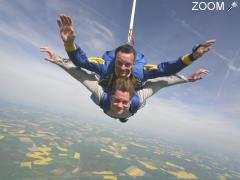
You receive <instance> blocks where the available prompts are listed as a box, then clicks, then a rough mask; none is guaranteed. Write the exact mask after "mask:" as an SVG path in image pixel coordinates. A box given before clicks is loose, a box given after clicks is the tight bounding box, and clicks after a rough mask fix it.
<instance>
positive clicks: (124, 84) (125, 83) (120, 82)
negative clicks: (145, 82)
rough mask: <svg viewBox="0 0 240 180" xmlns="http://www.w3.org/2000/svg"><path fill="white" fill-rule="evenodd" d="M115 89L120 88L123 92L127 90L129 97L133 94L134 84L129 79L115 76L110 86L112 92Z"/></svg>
mask: <svg viewBox="0 0 240 180" xmlns="http://www.w3.org/2000/svg"><path fill="white" fill-rule="evenodd" d="M116 90H120V91H123V92H129V94H130V97H132V95H133V94H134V90H135V85H134V83H133V82H132V81H131V80H130V79H128V78H127V79H126V78H117V79H116V80H115V81H114V82H113V86H112V94H114V93H115V92H116Z"/></svg>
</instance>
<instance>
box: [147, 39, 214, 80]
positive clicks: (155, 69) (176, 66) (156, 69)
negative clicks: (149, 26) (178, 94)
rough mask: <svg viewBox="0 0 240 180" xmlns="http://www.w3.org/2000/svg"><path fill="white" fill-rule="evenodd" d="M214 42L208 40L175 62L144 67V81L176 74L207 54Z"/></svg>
mask: <svg viewBox="0 0 240 180" xmlns="http://www.w3.org/2000/svg"><path fill="white" fill-rule="evenodd" d="M215 42H216V40H208V41H206V42H204V43H202V44H200V45H198V46H196V47H195V48H193V51H192V53H191V54H187V55H185V56H183V57H181V58H179V59H178V60H175V61H167V62H163V63H160V64H158V65H145V69H144V79H145V80H147V79H153V78H157V77H162V76H170V75H173V74H176V73H178V72H179V71H181V70H182V69H183V68H185V67H187V66H188V65H190V64H191V63H192V62H194V61H196V60H197V59H199V58H200V57H201V56H203V55H204V54H205V53H206V52H208V51H209V50H210V47H211V46H212V45H213V44H214V43H215Z"/></svg>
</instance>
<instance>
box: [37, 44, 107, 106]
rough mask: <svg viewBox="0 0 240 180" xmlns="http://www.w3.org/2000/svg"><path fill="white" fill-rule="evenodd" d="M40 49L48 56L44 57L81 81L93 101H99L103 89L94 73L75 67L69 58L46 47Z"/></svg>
mask: <svg viewBox="0 0 240 180" xmlns="http://www.w3.org/2000/svg"><path fill="white" fill-rule="evenodd" d="M40 50H41V51H42V52H46V53H48V55H49V56H48V57H45V58H44V59H45V60H47V61H49V62H51V63H54V64H57V65H58V66H60V67H61V68H63V69H64V70H65V71H66V72H67V73H69V74H70V75H71V76H72V77H73V78H75V79H76V80H78V81H79V82H81V83H82V84H83V85H84V86H85V87H86V88H87V89H88V90H89V91H90V92H92V93H93V96H94V98H95V99H94V100H95V101H94V102H95V103H97V101H99V102H100V99H101V97H102V96H103V93H104V91H103V89H102V87H101V86H100V85H98V81H97V79H96V77H95V75H94V74H89V73H88V72H86V71H84V70H83V69H81V68H78V67H76V66H75V65H74V64H73V63H72V62H71V61H70V60H69V59H64V58H61V57H59V56H58V55H57V54H56V53H54V51H53V50H52V49H50V48H48V47H41V48H40Z"/></svg>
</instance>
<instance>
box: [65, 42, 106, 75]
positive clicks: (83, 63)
mask: <svg viewBox="0 0 240 180" xmlns="http://www.w3.org/2000/svg"><path fill="white" fill-rule="evenodd" d="M76 47H77V49H76V50H73V51H67V54H68V56H69V58H70V59H71V61H72V62H73V63H74V64H75V65H76V66H77V67H81V68H84V69H87V70H89V71H92V72H95V73H97V74H98V75H100V76H101V75H102V73H103V72H104V69H105V66H106V64H105V63H96V62H91V61H89V59H88V57H87V55H86V53H85V52H84V51H83V50H82V49H81V48H80V47H79V46H78V45H76Z"/></svg>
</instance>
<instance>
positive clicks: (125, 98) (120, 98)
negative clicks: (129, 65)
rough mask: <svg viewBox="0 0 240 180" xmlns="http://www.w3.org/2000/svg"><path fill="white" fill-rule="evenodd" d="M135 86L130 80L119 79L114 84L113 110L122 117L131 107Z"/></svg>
mask: <svg viewBox="0 0 240 180" xmlns="http://www.w3.org/2000/svg"><path fill="white" fill-rule="evenodd" d="M134 88H135V86H134V85H133V83H132V81H131V80H129V79H128V78H127V79H126V78H117V79H116V80H115V82H114V83H113V87H112V96H111V109H112V111H113V112H114V113H115V114H117V115H121V114H123V113H124V112H125V111H127V110H128V109H129V107H130V105H131V97H132V95H133V93H134Z"/></svg>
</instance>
